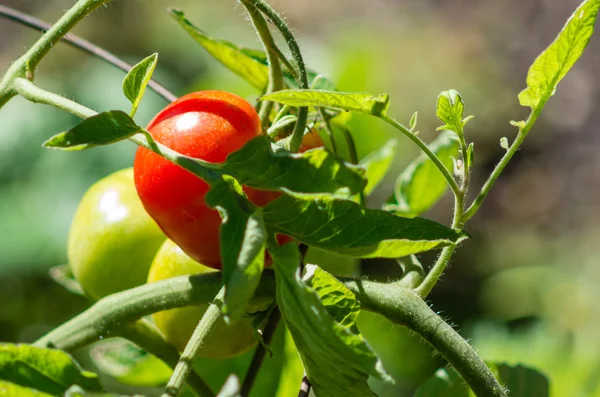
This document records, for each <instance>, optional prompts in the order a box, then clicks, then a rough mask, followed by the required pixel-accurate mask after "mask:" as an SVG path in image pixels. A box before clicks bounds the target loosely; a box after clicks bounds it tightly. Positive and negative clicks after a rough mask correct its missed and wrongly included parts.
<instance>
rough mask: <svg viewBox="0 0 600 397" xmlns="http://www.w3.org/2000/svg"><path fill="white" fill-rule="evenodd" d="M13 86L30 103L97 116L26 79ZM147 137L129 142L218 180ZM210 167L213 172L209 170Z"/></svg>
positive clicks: (201, 164) (207, 165) (205, 166)
mask: <svg viewBox="0 0 600 397" xmlns="http://www.w3.org/2000/svg"><path fill="white" fill-rule="evenodd" d="M13 85H14V87H15V89H16V90H17V93H18V94H20V95H21V96H23V97H24V98H26V99H28V100H30V101H32V102H35V103H41V104H45V105H50V106H53V107H55V108H58V109H61V110H64V111H66V112H69V113H71V114H73V115H75V116H77V117H80V118H82V119H85V118H88V117H92V116H95V115H97V114H98V113H97V112H96V111H94V110H92V109H90V108H88V107H85V106H83V105H80V104H78V103H77V102H74V101H71V100H70V99H68V98H65V97H63V96H60V95H57V94H54V93H52V92H48V91H46V90H44V89H42V88H40V87H38V86H36V85H35V84H33V83H32V82H31V81H29V80H27V79H22V78H18V79H16V80H15V82H14V84H13ZM148 136H149V134H148V133H147V131H144V132H143V133H140V134H136V135H134V136H132V137H130V138H129V140H130V141H131V142H133V143H135V144H136V145H139V146H142V147H145V148H146V149H148V150H151V151H153V152H155V153H157V154H159V155H160V156H162V157H164V158H165V159H167V160H169V161H171V162H172V163H174V164H177V165H179V166H181V167H183V168H185V169H186V170H188V171H190V172H191V173H192V174H194V175H196V176H198V177H200V178H202V179H203V180H204V181H205V182H207V183H208V184H212V183H214V182H215V181H216V180H218V179H219V177H220V173H219V171H218V170H217V169H216V168H214V167H213V166H212V165H211V163H208V162H206V161H202V160H198V159H193V158H191V157H187V156H184V155H182V154H180V153H177V152H176V151H174V150H172V149H169V148H168V147H166V146H164V145H162V144H160V143H158V142H156V141H154V140H150V139H149V138H148ZM211 167H212V168H213V170H211Z"/></svg>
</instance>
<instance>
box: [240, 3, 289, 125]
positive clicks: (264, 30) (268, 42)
mask: <svg viewBox="0 0 600 397" xmlns="http://www.w3.org/2000/svg"><path fill="white" fill-rule="evenodd" d="M241 2H242V5H243V6H244V7H246V10H247V11H248V14H249V15H250V18H251V19H252V24H253V25H254V29H256V31H257V32H258V35H259V37H260V41H261V43H262V45H263V48H264V49H265V53H266V55H267V63H268V64H269V85H268V86H267V90H266V92H265V94H269V93H271V92H275V91H279V90H281V89H282V88H283V73H282V71H281V65H280V64H279V59H278V57H277V51H276V50H275V49H276V48H277V45H276V44H275V41H274V40H273V36H272V35H271V31H270V30H269V27H268V26H267V22H266V21H265V18H264V17H263V16H262V14H261V13H260V11H259V10H258V9H257V8H256V7H255V6H254V3H253V2H252V1H251V0H242V1H241ZM272 108H273V102H270V101H266V102H262V104H261V107H260V111H259V112H258V115H259V117H260V120H261V122H262V124H263V128H264V127H265V126H266V125H267V122H268V121H269V114H270V113H271V109H272Z"/></svg>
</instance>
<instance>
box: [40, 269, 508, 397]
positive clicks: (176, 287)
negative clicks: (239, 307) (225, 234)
mask: <svg viewBox="0 0 600 397" xmlns="http://www.w3.org/2000/svg"><path fill="white" fill-rule="evenodd" d="M340 280H341V281H343V282H344V283H345V284H346V286H347V287H348V288H349V289H350V290H351V291H352V292H354V294H355V295H356V298H357V299H358V300H359V301H360V303H361V307H362V308H363V309H364V310H368V311H372V312H375V313H379V314H382V315H384V316H385V317H387V318H389V319H390V320H391V321H392V322H394V323H395V324H397V325H403V326H407V327H408V328H410V329H411V330H413V331H415V332H416V333H417V334H419V335H420V336H422V337H423V339H425V340H426V341H427V342H429V343H430V344H431V345H432V346H433V347H434V348H435V349H437V350H438V351H439V352H440V353H441V354H442V355H443V356H444V357H445V358H446V359H447V360H448V361H449V362H450V364H452V365H453V366H454V368H456V370H457V371H458V372H459V373H460V374H461V376H462V377H463V378H464V379H465V381H466V382H467V383H468V384H469V386H471V388H472V389H473V390H474V391H475V393H476V394H477V395H478V396H493V397H499V396H502V397H506V394H505V393H504V392H503V389H502V387H501V386H500V385H499V384H498V382H497V381H496V379H495V378H494V376H493V375H492V373H491V372H490V371H489V369H488V368H487V366H486V365H485V363H484V362H483V361H482V360H481V358H479V357H478V356H477V353H476V352H475V351H474V350H473V348H471V346H469V344H468V343H467V342H466V341H465V340H464V339H463V338H462V337H461V336H460V335H459V334H458V333H457V332H456V331H455V330H454V329H453V328H452V327H451V326H449V325H448V324H447V323H445V322H444V320H443V319H442V318H441V317H439V316H438V315H437V314H436V313H435V312H433V311H432V310H431V309H430V308H429V306H428V305H427V304H426V303H425V302H424V301H423V300H422V299H421V298H420V297H419V296H418V295H417V294H416V293H415V292H414V291H412V290H410V289H408V288H402V287H399V286H398V285H396V284H393V283H392V284H383V283H378V282H373V281H366V280H354V279H348V278H340ZM221 283H222V280H221V277H220V274H218V273H217V274H215V273H204V274H198V275H194V276H180V277H175V278H171V279H167V280H162V281H159V282H156V283H152V284H146V285H142V286H140V287H136V288H133V289H130V290H127V291H123V292H119V293H117V294H113V295H110V296H107V297H105V298H103V299H101V300H100V301H98V302H96V303H95V304H94V305H93V306H92V307H90V308H89V309H88V310H86V311H84V312H83V313H81V314H79V315H78V316H76V317H74V318H73V319H71V320H69V321H68V322H66V323H65V324H63V325H61V326H59V327H58V328H56V329H54V330H52V331H50V333H48V334H47V335H45V336H44V337H42V338H41V339H39V340H38V341H37V342H35V345H36V346H40V347H48V346H52V347H55V348H57V349H63V350H74V349H76V348H79V347H82V346H85V345H87V344H89V343H92V342H95V341H97V340H98V339H99V338H100V337H109V336H112V335H111V333H112V332H113V330H114V329H118V328H119V327H120V326H121V325H122V324H124V323H127V322H131V321H134V320H136V319H138V318H141V317H143V316H146V315H149V314H151V313H155V312H158V311H162V310H168V309H174V308H178V307H183V306H190V305H197V304H198V303H200V302H206V301H207V300H209V299H210V298H211V297H212V296H214V294H215V293H216V292H217V291H218V290H219V289H220V287H221ZM274 296H275V277H274V274H273V272H272V271H270V270H265V271H264V272H263V275H262V278H261V281H260V283H259V286H258V288H257V290H256V293H255V296H254V299H256V300H264V299H272V298H273V297H274Z"/></svg>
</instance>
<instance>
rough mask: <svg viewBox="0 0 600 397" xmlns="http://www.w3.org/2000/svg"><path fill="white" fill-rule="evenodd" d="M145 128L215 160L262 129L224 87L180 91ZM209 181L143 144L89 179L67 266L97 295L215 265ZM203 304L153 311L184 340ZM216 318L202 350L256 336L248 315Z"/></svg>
mask: <svg viewBox="0 0 600 397" xmlns="http://www.w3.org/2000/svg"><path fill="white" fill-rule="evenodd" d="M147 129H148V131H149V132H150V134H151V135H152V137H153V138H154V139H155V140H156V141H157V142H159V143H162V144H163V145H165V146H167V147H169V148H171V149H173V150H175V151H177V152H179V153H181V154H184V155H187V156H190V157H193V158H197V159H201V160H205V161H208V162H212V163H219V162H223V161H225V159H226V157H227V155H228V154H229V153H231V152H233V151H235V150H238V149H240V148H241V147H242V146H243V145H244V144H246V142H248V141H249V140H251V139H252V138H255V137H257V136H259V135H261V134H262V127H261V121H260V119H259V117H258V114H257V113H256V111H255V109H254V108H253V107H252V105H250V104H249V103H248V102H246V101H245V100H243V99H242V98H240V97H238V96H236V95H234V94H231V93H227V92H222V91H201V92H196V93H192V94H189V95H185V96H183V97H181V98H180V99H178V100H177V101H175V102H173V103H171V104H170V105H168V106H167V107H166V108H165V109H163V110H162V111H161V112H160V113H159V114H158V115H157V116H156V117H155V118H154V119H153V120H152V121H151V122H150V124H149V125H148V127H147ZM318 146H322V142H321V140H320V138H319V137H318V135H317V134H308V135H307V136H306V139H305V140H304V141H303V146H302V148H301V150H302V151H305V150H308V149H311V148H314V147H318ZM209 189H210V187H209V185H208V184H207V183H206V182H205V181H203V180H201V179H199V178H198V177H196V176H195V175H193V174H191V173H190V172H188V171H186V170H185V169H183V168H181V167H179V166H178V165H175V164H173V163H171V162H169V161H167V160H165V159H164V158H163V157H161V156H159V155H157V154H156V153H154V152H152V151H150V150H148V149H145V148H139V149H138V151H137V153H136V155H135V160H134V165H133V169H126V170H122V171H119V172H116V173H114V174H112V175H109V176H108V177H106V178H104V179H102V180H100V181H99V182H97V183H96V184H95V185H94V186H92V187H91V188H90V190H89V191H88V192H87V193H86V194H85V196H84V198H83V200H82V202H81V204H80V206H79V208H78V210H77V213H76V215H75V219H74V221H73V224H72V227H71V232H70V235H69V243H68V256H69V263H70V266H71V268H72V270H73V274H74V276H75V277H76V279H77V280H78V281H79V282H80V284H81V285H82V287H83V289H84V291H85V292H86V294H87V295H89V296H90V297H91V298H93V299H100V298H102V297H103V296H106V295H109V294H111V293H115V292H119V291H122V290H125V289H129V288H133V287H135V286H139V285H141V284H143V283H145V282H155V281H159V280H163V279H166V278H170V277H176V276H182V275H191V274H197V273H205V272H210V271H216V270H215V269H220V268H221V258H220V251H219V227H220V224H221V217H220V215H219V213H218V211H216V210H214V209H212V208H209V207H208V206H207V204H206V203H205V201H204V197H205V195H206V193H207V192H208V190H209ZM244 191H245V193H246V195H247V196H248V199H249V200H250V201H252V202H253V203H254V204H255V205H259V206H263V205H266V204H268V203H269V202H270V201H272V200H274V199H275V198H277V197H278V196H279V193H277V192H267V191H261V190H256V189H252V188H249V187H245V188H244ZM165 236H166V237H165ZM167 237H168V238H167ZM206 308H207V305H203V306H196V307H188V308H181V309H174V310H168V311H164V312H160V313H156V314H155V315H154V316H153V319H154V321H155V323H156V325H157V326H158V328H159V329H160V330H161V331H162V333H163V334H164V336H165V338H166V339H167V340H168V341H169V342H171V343H172V344H173V345H174V346H176V347H177V348H178V349H180V350H183V348H184V347H185V345H186V343H187V341H188V340H189V338H190V336H191V334H192V332H193V330H194V328H195V327H196V325H197V324H198V322H199V320H200V318H201V317H202V315H203V313H204V311H206ZM217 327H218V331H216V332H213V333H211V335H212V336H210V337H209V339H210V341H209V343H207V344H206V345H205V346H204V347H203V348H202V349H201V351H200V353H199V354H200V355H202V356H204V357H212V358H224V357H230V356H235V355H237V354H240V353H242V352H244V351H246V350H248V349H249V348H250V347H251V346H253V345H254V344H255V343H256V341H255V338H254V330H253V327H252V325H251V322H250V319H245V318H244V319H242V320H240V321H238V322H236V323H234V324H230V325H228V324H225V323H224V322H223V323H221V324H218V326H217Z"/></svg>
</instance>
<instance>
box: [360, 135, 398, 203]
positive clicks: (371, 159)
mask: <svg viewBox="0 0 600 397" xmlns="http://www.w3.org/2000/svg"><path fill="white" fill-rule="evenodd" d="M397 147H398V141H397V140H395V139H391V140H390V141H388V142H387V143H386V144H385V145H383V146H382V147H381V148H380V149H378V150H376V151H374V152H372V153H369V154H368V155H367V156H365V157H364V158H363V159H362V160H361V161H360V165H362V166H363V167H365V169H366V172H367V186H366V187H365V194H366V195H369V194H371V193H372V192H373V190H374V189H375V188H376V187H377V185H378V184H379V183H380V182H381V181H382V180H383V177H384V176H385V174H386V173H387V172H388V170H389V168H390V166H391V165H392V161H393V160H394V156H395V155H396V148H397Z"/></svg>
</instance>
